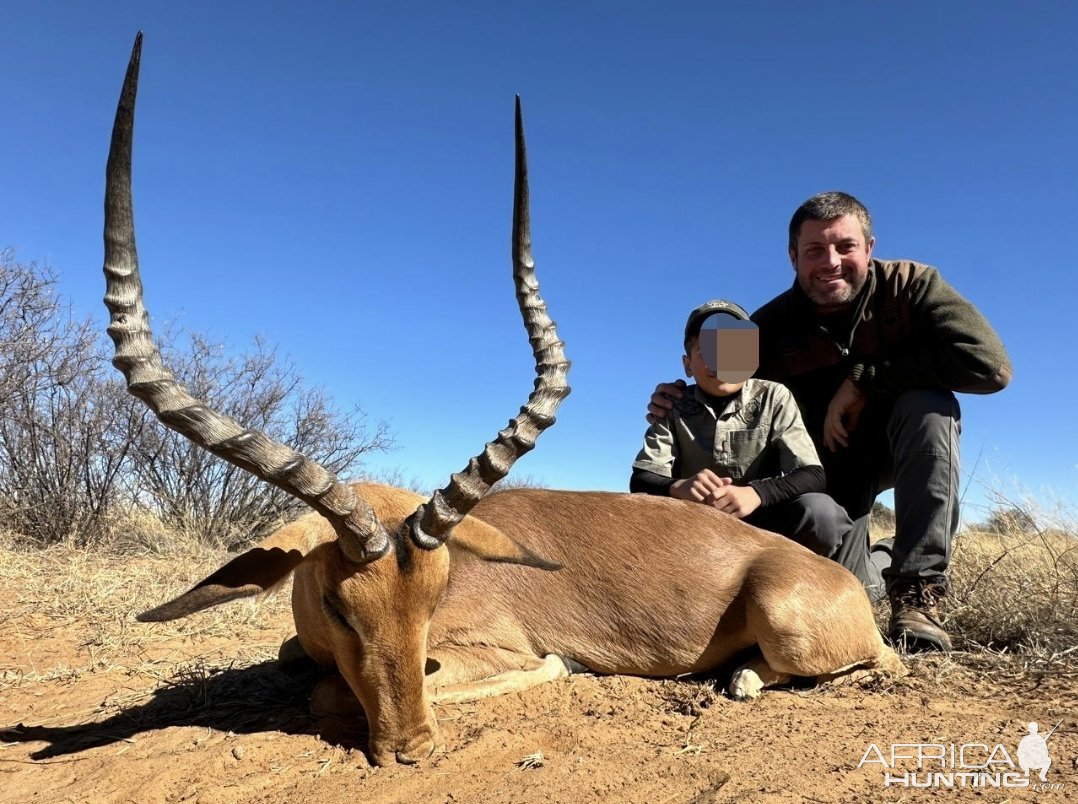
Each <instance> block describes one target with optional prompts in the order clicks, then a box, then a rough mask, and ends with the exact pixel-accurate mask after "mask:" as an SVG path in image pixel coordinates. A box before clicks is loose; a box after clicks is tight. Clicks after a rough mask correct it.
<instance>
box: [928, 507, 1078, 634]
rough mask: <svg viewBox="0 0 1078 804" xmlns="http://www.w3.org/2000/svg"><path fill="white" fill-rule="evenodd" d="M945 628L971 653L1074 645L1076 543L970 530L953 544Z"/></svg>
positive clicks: (1044, 535) (1061, 537)
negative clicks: (967, 646) (972, 650)
mask: <svg viewBox="0 0 1078 804" xmlns="http://www.w3.org/2000/svg"><path fill="white" fill-rule="evenodd" d="M951 587H952V594H951V597H950V598H947V599H945V602H946V605H947V614H948V628H949V629H950V630H951V631H952V633H954V634H955V635H957V636H958V637H960V638H961V639H963V640H965V641H966V642H967V643H968V645H969V646H970V647H981V648H990V649H992V650H995V651H1000V650H1006V651H1036V652H1041V651H1046V652H1049V653H1056V654H1062V653H1064V652H1069V651H1073V650H1075V649H1076V647H1078V538H1076V536H1075V534H1073V533H1070V532H1067V531H1065V530H1062V529H1058V530H1042V531H1034V532H1023V531H1022V530H1018V529H1012V530H1010V531H1008V532H1003V533H985V532H980V531H972V530H967V531H965V532H963V533H961V534H960V535H959V536H958V538H957V539H956V541H955V547H954V553H953V556H952V561H951Z"/></svg>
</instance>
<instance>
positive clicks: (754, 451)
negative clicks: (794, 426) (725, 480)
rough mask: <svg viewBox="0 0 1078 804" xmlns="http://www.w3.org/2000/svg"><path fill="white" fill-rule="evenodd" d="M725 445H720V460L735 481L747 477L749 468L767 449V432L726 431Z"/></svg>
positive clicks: (761, 430) (756, 430)
mask: <svg viewBox="0 0 1078 804" xmlns="http://www.w3.org/2000/svg"><path fill="white" fill-rule="evenodd" d="M722 438H723V440H724V442H725V443H724V444H720V453H719V455H718V456H717V457H718V459H719V460H720V461H721V462H722V463H723V464H725V465H726V466H727V467H728V468H729V470H730V476H731V477H733V478H735V479H740V478H743V477H745V475H746V474H747V473H748V472H749V467H751V466H752V465H753V463H755V462H756V460H757V459H758V458H759V457H760V456H761V455H762V454H763V453H764V451H765V450H766V449H767V430H765V429H764V428H763V427H753V428H751V429H749V430H726V431H725V432H724V433H723V434H722Z"/></svg>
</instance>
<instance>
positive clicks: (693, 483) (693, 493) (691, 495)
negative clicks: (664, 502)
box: [659, 386, 733, 505]
mask: <svg viewBox="0 0 1078 804" xmlns="http://www.w3.org/2000/svg"><path fill="white" fill-rule="evenodd" d="M659 387H660V388H661V387H662V386H659ZM732 482H733V481H732V480H730V478H728V477H719V476H718V475H717V474H715V473H714V472H712V471H711V470H710V469H701V470H700V471H699V472H697V473H696V474H695V475H693V476H692V477H687V478H685V479H684V480H679V481H677V482H676V483H674V485H672V486H671V487H670V496H671V497H677V498H678V499H679V500H691V501H692V502H698V503H703V504H704V505H711V503H712V502H713V501H714V499H715V495H716V494H717V493H718V492H720V491H721V490H722V489H723V488H725V487H726V486H729V485H730V484H731V483H732Z"/></svg>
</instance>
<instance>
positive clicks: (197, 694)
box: [0, 662, 369, 760]
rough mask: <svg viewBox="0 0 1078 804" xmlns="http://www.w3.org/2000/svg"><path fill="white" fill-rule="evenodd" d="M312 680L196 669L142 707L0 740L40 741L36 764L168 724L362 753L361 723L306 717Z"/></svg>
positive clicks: (272, 669) (262, 668)
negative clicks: (308, 739) (271, 734)
mask: <svg viewBox="0 0 1078 804" xmlns="http://www.w3.org/2000/svg"><path fill="white" fill-rule="evenodd" d="M319 677H320V675H319V674H318V673H317V672H315V671H304V672H301V673H297V674H294V675H289V674H286V673H284V672H283V671H281V670H280V669H279V667H278V665H277V663H276V662H263V663H261V664H257V665H252V666H250V667H244V668H241V669H235V668H231V667H228V668H221V669H217V670H200V671H199V672H198V673H188V674H186V675H181V676H178V677H175V678H172V679H169V680H167V681H165V682H164V684H163V685H162V686H161V687H159V688H158V689H156V690H154V691H153V692H152V693H151V696H152V697H151V698H150V700H149V701H146V702H145V703H141V704H137V705H133V706H124V707H123V708H121V709H120V711H118V712H117V713H116V714H114V715H112V716H111V717H109V718H108V719H106V720H98V721H94V722H90V723H78V724H75V725H70V726H44V725H38V726H27V725H24V724H22V723H19V724H18V725H16V726H12V727H7V728H0V741H2V742H8V743H16V742H17V743H30V742H45V743H47V744H48V745H46V746H45V747H44V748H41V749H38V750H37V751H35V752H34V753H32V754H31V755H30V756H31V758H33V759H39V760H41V759H49V758H51V757H56V756H62V755H65V754H74V753H78V752H80V751H85V750H87V749H90V748H98V747H101V746H105V745H111V744H113V743H116V742H119V741H121V740H126V739H129V738H131V737H134V736H135V735H138V734H143V733H146V732H152V731H156V730H158V729H164V728H168V727H169V726H201V727H205V728H210V729H215V730H217V731H220V732H234V733H237V734H253V733H259V732H267V731H278V732H282V733H284V734H308V735H319V736H320V737H321V739H323V740H325V741H326V742H328V743H331V744H334V745H337V746H339V747H341V748H344V749H358V750H360V751H365V750H366V747H367V738H368V736H369V735H368V730H367V723H366V721H365V720H363V719H362V718H360V719H357V720H349V721H348V722H345V721H342V720H337V719H335V718H318V717H314V716H312V715H311V714H310V710H309V707H308V698H309V697H310V694H311V690H312V688H313V687H314V684H315V682H316V681H317V680H318V678H319ZM114 706H115V705H112V706H110V707H109V708H113V707H114Z"/></svg>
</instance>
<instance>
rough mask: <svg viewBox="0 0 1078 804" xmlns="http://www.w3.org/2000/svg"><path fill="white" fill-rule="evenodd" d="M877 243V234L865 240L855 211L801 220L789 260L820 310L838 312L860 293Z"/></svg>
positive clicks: (803, 288)
mask: <svg viewBox="0 0 1078 804" xmlns="http://www.w3.org/2000/svg"><path fill="white" fill-rule="evenodd" d="M875 245H876V240H875V238H871V239H869V240H868V241H867V242H866V241H865V233H864V230H863V229H862V228H861V222H860V221H859V220H857V218H856V217H854V216H853V215H843V216H842V217H841V218H835V219H834V220H830V221H805V222H804V223H803V224H801V231H800V233H799V234H798V237H797V249H796V250H793V249H791V250H790V262H792V263H793V266H794V270H795V271H796V272H797V283H798V284H799V285H800V286H801V290H803V291H804V292H805V295H806V296H808V297H809V299H811V300H812V303H813V304H815V305H816V309H817V310H818V311H819V312H821V313H833V312H838V311H839V310H842V309H844V308H846V307H848V306H849V304H850V303H851V302H852V301H853V300H854V299H855V298H856V297H857V294H858V293H860V292H861V288H862V287H864V285H865V280H866V279H867V278H868V264H869V261H870V260H871V259H872V247H873V246H875Z"/></svg>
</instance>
